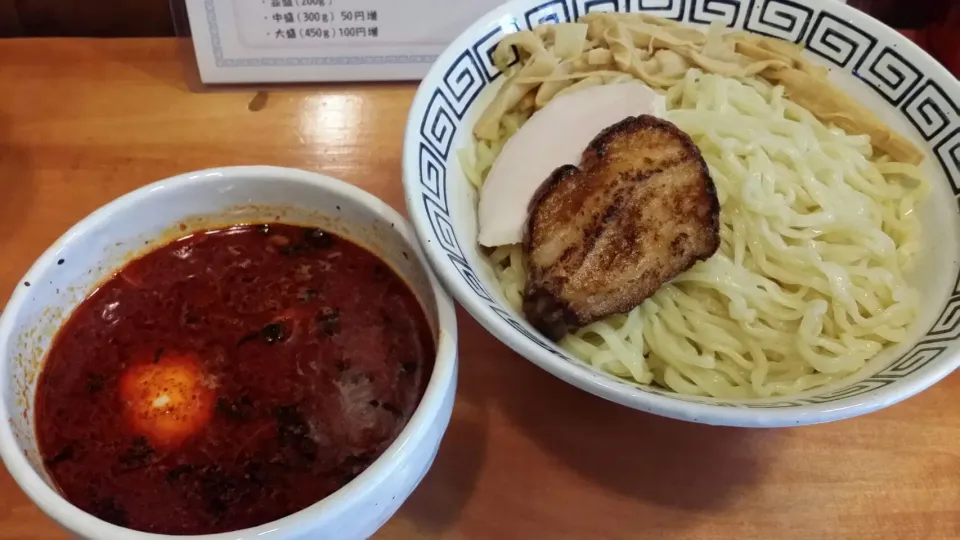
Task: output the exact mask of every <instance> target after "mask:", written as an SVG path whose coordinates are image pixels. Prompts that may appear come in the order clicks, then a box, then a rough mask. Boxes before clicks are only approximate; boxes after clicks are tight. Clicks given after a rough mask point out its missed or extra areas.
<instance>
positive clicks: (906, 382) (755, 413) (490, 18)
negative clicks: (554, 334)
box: [402, 0, 960, 427]
mask: <svg viewBox="0 0 960 540" xmlns="http://www.w3.org/2000/svg"><path fill="white" fill-rule="evenodd" d="M535 4H536V2H535V1H534V0H510V1H508V2H506V3H504V4H502V5H500V6H498V7H496V8H494V9H492V10H490V11H489V12H488V13H487V14H486V15H484V16H483V17H481V18H479V19H477V20H476V21H475V22H474V23H473V24H471V25H470V26H469V27H468V28H467V29H466V30H464V31H463V32H462V33H461V34H460V35H459V36H458V37H457V38H456V39H455V40H454V41H453V42H452V43H451V44H450V45H449V46H448V47H447V48H446V49H445V50H444V51H443V52H442V53H441V54H440V55H439V56H438V58H437V60H435V61H434V63H433V65H432V66H431V68H430V70H429V71H428V73H427V75H426V76H424V78H423V80H422V81H421V83H420V85H419V87H418V88H417V92H416V95H415V96H414V100H413V104H412V105H411V107H410V112H409V115H408V118H407V125H406V128H405V130H404V144H403V161H402V167H403V186H404V196H405V199H406V204H407V211H408V213H409V215H410V220H411V221H412V222H413V225H414V228H415V229H416V232H417V236H418V237H419V239H420V245H421V246H422V247H423V249H424V252H425V253H426V255H427V259H428V260H429V261H430V264H431V266H432V267H433V269H434V271H435V272H436V273H437V275H438V276H439V278H440V280H441V281H442V282H443V284H444V286H445V287H446V288H447V290H449V291H450V292H451V294H453V296H454V297H455V298H456V299H457V301H459V302H460V304H462V305H463V306H464V308H465V309H466V310H467V312H468V313H470V315H471V316H472V317H473V318H474V319H476V320H477V321H478V322H479V323H480V324H481V325H482V326H483V327H484V328H485V329H486V330H487V331H489V332H490V333H491V334H492V335H493V336H494V337H495V338H496V339H497V340H499V341H501V342H502V343H504V344H505V345H507V346H508V347H509V348H510V349H512V350H513V351H514V352H516V353H518V354H519V355H520V356H522V357H524V358H526V359H527V360H529V361H531V362H533V363H534V364H536V365H537V366H539V367H540V368H542V369H544V370H546V371H547V372H549V373H551V374H553V375H554V376H556V377H558V378H560V379H562V380H563V381H565V382H567V383H570V384H572V385H574V386H576V387H578V388H580V389H582V390H585V391H587V392H589V393H591V394H594V395H596V396H599V397H602V398H604V399H607V400H610V401H613V402H615V403H618V404H621V405H624V406H627V407H630V408H633V409H637V410H641V411H644V412H648V413H653V414H657V415H660V416H664V417H668V418H674V419H678V420H685V421H690V422H696V423H703V424H713V425H726V426H737V427H788V426H800V425H810V424H818V423H824V422H832V421H836V420H842V419H846V418H852V417H855V416H860V415H863V414H867V413H870V412H873V411H876V410H879V409H883V408H886V407H888V406H890V405H893V404H895V403H898V402H900V401H902V400H904V399H907V398H909V397H911V396H913V395H915V394H917V393H919V392H920V391H922V390H924V389H926V388H929V387H930V386H932V385H934V384H936V383H937V382H938V381H940V380H941V379H943V378H944V377H946V376H947V375H949V374H950V373H952V372H953V371H954V370H955V369H957V368H958V367H960V351H951V352H948V353H947V355H946V356H945V357H943V358H942V359H941V360H940V361H939V362H937V363H935V364H933V365H929V366H927V367H925V368H923V369H922V370H920V371H918V372H916V373H913V374H911V375H909V376H907V377H905V378H903V379H901V380H899V381H896V382H895V383H893V384H889V385H886V386H883V387H881V388H878V389H875V390H872V391H869V392H866V393H863V394H859V395H856V396H853V397H849V398H843V399H840V400H837V401H831V402H827V403H805V404H803V405H799V406H795V407H790V408H777V407H769V408H747V407H744V406H737V405H736V404H729V405H728V403H730V402H729V401H727V400H722V399H717V400H716V401H717V404H711V403H697V402H691V401H685V400H681V399H678V398H675V397H672V396H669V395H663V394H659V393H652V392H646V391H643V390H641V389H639V388H635V387H633V386H631V385H629V384H623V383H619V382H615V381H614V380H613V379H612V376H611V377H607V376H605V375H601V374H599V373H597V372H596V371H594V370H593V369H591V368H589V367H588V366H586V365H577V364H574V363H573V362H569V361H567V360H564V359H561V358H559V357H557V356H554V355H553V354H551V353H549V352H548V351H546V350H544V349H542V348H541V347H539V346H537V345H536V344H534V343H533V342H532V341H531V340H530V339H528V338H527V337H525V336H523V335H522V334H521V333H520V332H519V331H518V330H517V329H515V328H513V327H512V326H510V325H509V324H508V323H507V322H506V321H504V320H503V319H501V318H500V317H498V316H496V314H495V313H493V312H492V311H491V310H490V308H489V307H488V306H487V305H486V304H485V303H484V302H483V301H482V300H481V298H480V297H479V296H478V295H476V294H474V293H473V291H472V289H470V288H469V287H468V286H467V285H466V284H465V283H464V282H463V281H462V280H461V279H460V276H459V275H458V274H457V273H456V270H455V269H454V268H453V266H452V265H451V263H450V262H449V261H448V260H447V256H446V254H445V252H444V251H443V250H442V248H441V247H440V246H438V245H437V243H436V242H434V241H433V239H432V238H433V235H432V230H431V225H430V222H429V218H428V217H427V215H426V214H425V212H424V210H423V208H422V206H421V205H420V198H421V196H422V194H423V189H422V188H421V185H420V172H419V169H418V166H419V157H418V155H417V151H416V150H417V148H418V145H419V140H420V129H419V128H420V124H421V120H422V119H423V118H424V117H425V115H426V112H427V108H428V105H429V100H430V99H431V95H432V92H433V91H434V90H436V89H438V88H440V86H441V84H442V83H443V76H444V73H445V72H446V70H448V69H449V68H450V67H451V66H453V65H454V63H455V62H456V60H457V58H458V57H459V56H460V55H461V54H462V53H463V51H467V50H469V48H470V47H471V46H472V45H473V43H474V42H475V41H476V40H477V39H479V38H481V37H483V36H484V34H485V32H484V30H489V28H490V26H491V25H493V24H499V23H500V22H502V21H504V20H507V19H511V20H512V19H514V18H517V24H520V21H519V15H516V14H519V13H522V12H524V11H525V10H527V9H530V8H531V7H535ZM811 4H813V5H812V6H811V7H813V8H817V7H819V8H821V9H822V12H826V13H830V14H833V15H836V16H839V17H841V18H843V19H845V20H847V21H850V22H851V23H854V24H856V23H857V22H863V21H868V22H869V24H874V25H878V26H880V27H882V28H881V34H882V35H885V36H887V37H888V38H889V39H890V41H891V42H893V43H894V44H896V46H897V47H898V49H899V50H900V51H901V52H903V50H904V49H907V50H909V51H910V52H911V53H912V54H915V55H918V56H920V57H923V58H924V60H925V61H927V62H928V63H929V64H930V65H931V69H933V70H934V71H935V72H937V74H938V75H940V76H941V77H942V76H943V75H944V74H948V72H947V71H946V68H944V67H943V66H942V65H940V64H939V63H938V62H937V61H936V60H934V59H933V58H932V57H931V56H930V55H929V54H928V53H926V52H925V51H924V50H923V49H922V48H920V47H919V46H918V45H916V44H915V43H913V42H912V41H910V40H909V39H907V38H906V37H905V36H903V35H901V34H900V33H898V32H897V31H896V30H893V29H892V28H890V27H889V26H887V25H885V24H883V23H882V22H880V21H877V20H876V19H874V18H872V17H870V16H869V15H867V14H865V13H863V12H860V11H859V10H856V9H854V8H852V7H850V6H848V5H846V4H843V3H840V2H835V1H833V0H814V1H813V2H811ZM750 7H751V8H752V7H753V4H752V3H751V5H750ZM546 24H550V23H546ZM687 24H689V23H687ZM535 26H539V24H537V25H535ZM505 35H507V34H506V33H505V34H504V36H505ZM501 39H502V36H501ZM925 67H926V66H925ZM955 88H956V87H955ZM482 91H487V88H484V89H483V90H482ZM482 91H481V92H482ZM476 103H477V101H474V102H473V103H471V105H470V106H469V107H467V109H466V110H465V111H464V112H463V113H462V115H461V117H460V118H459V119H458V120H457V122H459V123H460V124H461V125H463V123H464V122H465V119H467V118H469V117H470V114H469V111H470V110H471V109H472V108H473V107H475V106H476ZM923 148H924V149H925V150H929V148H930V147H929V143H928V142H924V145H923ZM451 150H454V149H451ZM445 162H446V164H447V167H448V170H449V168H450V167H451V166H453V167H456V165H455V163H456V152H453V151H451V153H450V157H448V158H447V159H446V160H445ZM452 163H453V164H454V165H451V164H452ZM474 244H475V242H474ZM495 301H496V302H497V304H499V305H500V307H502V308H505V309H506V308H509V306H504V305H503V304H502V302H500V300H499V299H497V300H495ZM512 311H513V310H512V308H511V309H510V312H512ZM918 341H919V340H918ZM765 399H766V401H767V402H770V398H765ZM783 399H784V400H789V399H790V398H789V396H785V397H784V398H783ZM721 403H724V405H720V404H721ZM731 405H732V406H731Z"/></svg>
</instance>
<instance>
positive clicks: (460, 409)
mask: <svg viewBox="0 0 960 540" xmlns="http://www.w3.org/2000/svg"><path fill="white" fill-rule="evenodd" d="M457 317H458V321H459V322H460V325H459V326H460V336H459V350H460V351H461V354H462V351H467V350H469V351H474V352H476V351H477V350H478V349H483V348H485V347H488V346H490V345H493V346H498V345H499V344H497V343H495V342H491V340H490V339H489V338H487V337H486V336H485V335H483V333H482V332H479V331H473V332H464V331H463V329H464V326H465V319H467V318H468V317H469V315H467V314H466V313H464V312H463V310H460V309H458V310H457ZM466 324H468V325H476V323H475V322H474V321H473V320H469V319H467V320H466ZM474 356H475V357H477V356H481V355H474ZM475 375H476V374H475V373H474V369H473V365H472V363H471V364H465V363H463V362H461V364H460V367H459V375H458V389H457V400H456V404H455V405H454V408H453V417H452V418H451V420H450V426H449V427H448V428H447V432H446V433H445V434H444V438H443V441H442V443H441V444H440V451H439V452H438V453H437V458H436V460H435V461H434V463H433V466H432V467H431V468H430V471H429V472H428V473H427V475H426V476H425V477H424V479H423V481H422V482H421V483H420V486H419V487H418V488H417V490H416V491H414V492H413V494H412V495H411V496H410V498H409V499H408V500H407V501H406V502H405V503H404V505H403V507H402V508H401V510H400V512H399V514H398V517H401V518H403V519H406V520H409V521H411V522H412V524H413V525H414V526H415V527H416V529H417V532H418V534H420V535H428V534H438V533H442V532H443V531H445V530H447V529H448V528H449V527H450V526H452V525H453V524H454V523H455V522H456V521H457V519H458V518H459V517H460V513H461V512H462V510H463V508H464V506H465V505H466V504H467V501H468V500H469V499H470V496H471V495H472V494H473V491H474V486H475V485H476V482H477V478H478V477H479V475H480V468H481V467H482V466H483V462H484V458H485V457H486V446H487V436H488V414H487V411H488V409H487V407H486V406H485V405H484V404H483V403H482V400H483V399H484V398H483V397H482V396H480V397H478V395H477V394H476V392H474V391H473V389H472V388H471V387H472V386H475V385H476V384H477V379H476V378H475Z"/></svg>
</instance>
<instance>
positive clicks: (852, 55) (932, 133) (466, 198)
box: [403, 0, 960, 426]
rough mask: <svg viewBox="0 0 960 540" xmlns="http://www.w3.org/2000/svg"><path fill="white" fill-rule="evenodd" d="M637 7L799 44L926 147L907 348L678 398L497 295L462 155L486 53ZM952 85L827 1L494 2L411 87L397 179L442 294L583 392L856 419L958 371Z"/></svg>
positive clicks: (774, 414)
mask: <svg viewBox="0 0 960 540" xmlns="http://www.w3.org/2000/svg"><path fill="white" fill-rule="evenodd" d="M597 10H600V11H620V12H639V11H643V12H645V13H649V14H653V15H658V16H662V17H668V18H672V19H675V20H680V21H684V22H688V23H692V24H697V25H706V24H708V23H709V22H710V21H713V20H721V21H724V22H725V23H726V24H727V25H729V26H733V27H736V28H740V29H745V30H747V31H749V32H754V33H758V34H764V35H769V36H773V37H778V38H782V39H787V40H790V41H794V42H799V43H803V44H805V45H806V47H807V52H808V54H809V57H810V58H811V59H812V60H814V61H816V62H819V63H821V64H824V65H826V66H828V67H829V68H831V78H832V79H833V80H834V81H835V82H836V83H837V84H839V85H840V86H841V87H842V88H843V89H845V90H846V91H847V92H849V93H850V94H851V95H852V96H854V97H855V98H856V99H858V100H859V101H861V102H862V103H864V104H866V105H867V106H869V107H870V108H871V109H873V110H874V111H877V113H878V114H879V115H880V116H881V117H882V118H883V119H884V120H885V121H887V122H888V123H889V124H890V125H891V126H892V127H893V128H894V129H896V130H899V131H900V132H902V133H904V134H906V135H907V136H909V137H910V138H911V139H912V140H914V141H915V142H916V143H918V144H919V145H920V147H921V148H922V149H923V150H925V151H926V165H925V167H926V172H927V173H928V175H929V177H930V178H931V179H932V181H933V183H934V190H933V195H932V196H931V197H930V200H929V201H928V202H927V203H926V205H925V206H924V207H923V208H922V212H923V215H922V220H923V225H924V229H925V230H924V233H925V246H926V248H925V252H924V253H923V254H922V257H921V259H922V260H921V261H920V263H919V265H918V266H919V267H918V269H917V271H916V272H915V274H914V275H913V276H912V280H913V281H914V283H915V284H916V285H917V286H918V287H919V288H920V291H921V293H922V295H923V298H924V301H923V308H922V313H920V315H919V317H918V318H917V320H916V323H915V324H914V325H913V327H912V336H911V339H910V340H908V342H907V343H905V344H904V345H903V346H899V347H895V348H891V349H889V350H886V351H884V352H883V353H882V354H880V355H878V356H877V357H876V358H874V359H873V360H872V361H871V362H869V363H868V365H867V366H866V367H865V368H864V369H863V370H862V371H860V372H858V373H857V374H855V375H854V376H851V377H849V378H847V379H845V380H843V381H840V382H838V383H837V384H832V385H829V386H825V387H821V388H816V389H813V390H811V391H808V392H804V393H802V394H798V395H794V396H790V397H789V398H780V399H776V398H775V399H762V400H749V401H747V400H744V401H737V400H721V399H711V398H697V397H689V396H681V395H677V394H675V393H672V392H669V391H664V390H660V389H657V388H651V387H649V386H641V385H636V384H631V383H630V382H628V381H625V380H622V379H618V378H616V377H614V376H611V375H609V374H607V373H604V372H601V371H599V370H596V369H594V368H592V367H590V366H588V365H585V364H584V363H583V362H580V361H578V360H576V359H574V358H571V357H570V356H569V355H567V354H566V353H565V352H564V351H563V350H561V349H560V348H558V347H557V346H555V345H554V344H553V343H551V342H550V341H549V340H547V339H545V338H544V337H543V336H542V335H540V334H539V333H537V332H536V331H535V330H534V329H533V328H532V327H530V325H528V324H527V323H526V321H524V319H523V317H522V316H521V315H520V314H519V313H517V312H516V311H515V310H514V309H513V308H511V307H510V305H509V304H508V303H507V302H506V301H505V299H504V298H503V296H502V294H501V293H500V290H499V287H498V286H497V284H496V281H495V279H494V277H493V272H492V270H491V268H490V266H489V264H488V263H487V262H486V260H485V259H484V258H483V257H482V255H481V253H480V252H479V250H478V248H477V243H476V237H477V223H476V220H477V217H476V216H477V214H476V193H475V191H474V190H473V189H472V188H471V187H470V184H469V183H468V181H467V180H466V179H465V178H464V176H463V174H462V173H461V169H460V166H459V163H458V160H457V157H456V151H457V150H458V149H460V148H464V147H467V146H468V145H470V144H472V140H471V131H472V127H473V125H474V123H475V121H476V120H477V118H478V116H479V114H480V112H481V111H482V110H483V108H484V107H485V106H486V105H487V103H489V102H490V100H491V99H492V98H493V96H494V94H495V92H496V90H497V88H498V87H499V86H500V84H502V80H503V77H502V76H500V74H499V73H498V72H497V69H496V68H495V67H494V65H493V63H492V60H491V52H492V50H493V48H494V47H495V46H496V44H497V43H498V42H499V41H500V40H501V39H502V38H503V37H504V36H505V35H507V34H509V33H512V32H516V31H518V30H520V29H530V28H533V27H535V26H537V25H541V24H552V23H556V22H567V21H571V20H575V19H576V18H577V17H578V16H579V15H581V14H584V13H587V12H590V11H597ZM958 116H960V84H958V82H957V80H956V79H955V78H954V77H953V76H952V75H950V74H949V73H948V72H947V71H946V70H945V69H944V68H943V67H942V66H940V65H939V64H937V63H936V61H935V60H933V59H932V58H930V57H929V56H928V55H927V54H926V53H925V52H923V51H922V50H921V49H919V48H918V47H917V46H916V45H914V44H913V43H911V42H910V41H908V40H907V39H905V38H904V37H903V36H901V35H900V34H898V33H897V32H895V31H893V30H891V29H890V28H888V27H886V26H884V25H883V24H881V23H879V22H877V21H876V20H874V19H872V18H870V17H868V16H866V15H864V14H863V13H861V12H859V11H857V10H855V9H853V8H850V7H848V6H846V5H844V4H841V3H839V2H836V1H835V0H804V1H803V2H796V1H792V0H657V1H652V0H649V1H648V0H515V1H512V2H509V3H507V4H505V5H503V6H502V7H499V8H496V9H495V10H493V11H492V12H490V13H489V14H488V15H486V16H484V17H483V18H481V19H480V20H478V21H477V22H476V23H474V24H473V25H472V26H470V28H468V29H467V30H466V31H465V32H464V33H463V34H461V35H460V36H459V37H458V38H457V39H456V41H454V43H453V44H452V45H450V47H449V48H448V49H447V50H446V51H445V52H444V53H443V54H442V55H441V56H440V57H439V59H438V60H437V61H436V63H435V64H434V66H433V68H432V69H431V70H430V73H429V74H428V75H427V76H426V78H425V79H424V80H423V83H422V84H421V85H420V89H419V91H418V92H417V95H416V98H415V100H414V103H413V107H412V109H411V111H410V117H409V120H408V123H407V129H406V133H405V136H404V148H403V180H404V189H405V191H406V197H407V209H408V211H409V213H410V216H411V219H412V221H413V223H414V226H415V227H416V229H417V234H418V235H419V237H420V241H421V245H422V246H423V247H424V251H425V252H426V254H427V258H428V259H429V260H430V262H431V264H432V265H433V267H434V269H435V270H436V272H437V274H438V275H439V276H440V278H441V280H442V281H443V282H444V284H445V285H446V286H447V289H448V290H449V291H451V292H452V294H453V295H454V296H455V297H456V298H457V300H459V301H460V302H461V303H462V304H463V305H464V307H466V308H467V310H468V311H469V312H470V313H471V314H472V315H473V316H474V317H475V318H476V319H477V320H478V321H480V323H481V324H483V325H484V326H485V327H486V328H487V329H488V330H489V331H490V332H491V333H493V335H495V336H496V337H497V338H498V339H500V340H501V341H503V342H504V343H506V344H507V345H508V346H510V347H511V348H512V349H513V350H515V351H516V352H518V353H519V354H521V355H522V356H524V357H526V358H527V359H529V360H530V361H532V362H534V363H535V364H537V365H538V366H540V367H542V368H543V369H545V370H547V371H549V372H550V373H552V374H554V375H556V376H557V377H560V378H561V379H563V380H565V381H567V382H569V383H571V384H573V385H576V386H578V387H580V388H582V389H584V390H587V391H588V392H592V393H594V394H596V395H599V396H602V397H604V398H607V399H609V400H612V401H615V402H617V403H621V404H623V405H626V406H628V407H633V408H635V409H640V410H643V411H648V412H652V413H655V414H659V415H663V416H668V417H672V418H679V419H684V420H690V421H694V422H702V423H709V424H726V425H738V426H787V425H799V424H810V423H815V422H825V421H830V420H837V419H841V418H847V417H851V416H856V415H859V414H863V413H867V412H870V411H875V410H877V409H880V408H882V407H886V406H888V405H891V404H893V403H895V402H897V401H900V400H902V399H904V398H906V397H908V396H911V395H913V394H915V393H917V392H919V391H921V390H923V389H924V388H926V387H928V386H930V385H932V384H934V383H935V382H936V381H938V380H940V379H941V378H943V377H944V376H946V375H947V374H949V373H950V372H951V371H953V370H954V369H955V368H957V366H958V365H960V353H958V348H960V279H958V246H960V215H958V205H960V201H958V199H957V196H958V194H960V119H958Z"/></svg>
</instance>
